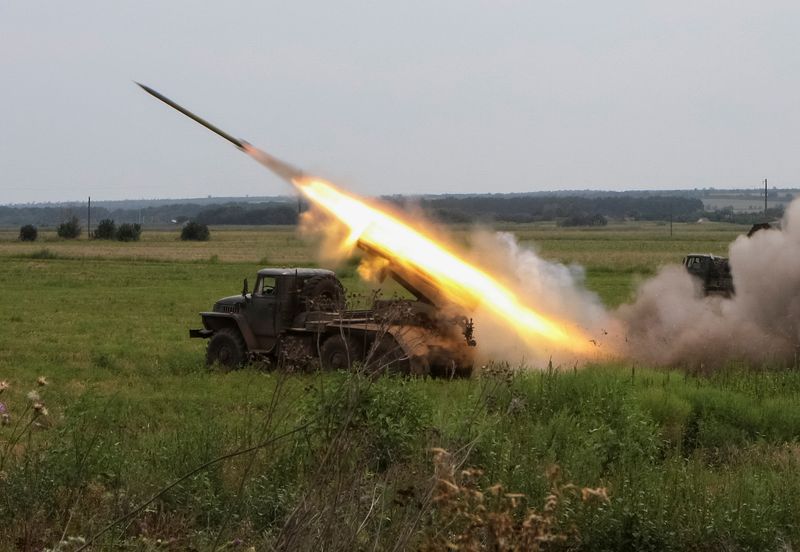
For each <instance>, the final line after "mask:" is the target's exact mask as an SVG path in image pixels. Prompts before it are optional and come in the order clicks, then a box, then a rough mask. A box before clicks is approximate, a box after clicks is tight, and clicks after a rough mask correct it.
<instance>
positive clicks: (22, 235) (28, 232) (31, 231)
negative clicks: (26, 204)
mask: <svg viewBox="0 0 800 552" xmlns="http://www.w3.org/2000/svg"><path fill="white" fill-rule="evenodd" d="M37 237H39V231H38V230H37V229H36V227H35V226H34V225H33V224H26V225H25V226H23V227H22V228H20V229H19V241H36V238H37Z"/></svg>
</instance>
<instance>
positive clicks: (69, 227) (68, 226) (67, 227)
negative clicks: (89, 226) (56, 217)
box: [57, 217, 83, 240]
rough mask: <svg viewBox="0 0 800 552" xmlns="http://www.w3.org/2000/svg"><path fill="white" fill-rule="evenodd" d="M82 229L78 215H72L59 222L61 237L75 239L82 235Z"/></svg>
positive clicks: (59, 234)
mask: <svg viewBox="0 0 800 552" xmlns="http://www.w3.org/2000/svg"><path fill="white" fill-rule="evenodd" d="M82 230H83V229H82V228H81V224H80V222H78V217H72V218H71V219H69V220H67V221H64V222H62V223H61V224H59V225H58V230H57V232H58V236H59V237H60V238H66V239H68V240H74V239H75V238H77V237H78V236H80V235H81V231H82Z"/></svg>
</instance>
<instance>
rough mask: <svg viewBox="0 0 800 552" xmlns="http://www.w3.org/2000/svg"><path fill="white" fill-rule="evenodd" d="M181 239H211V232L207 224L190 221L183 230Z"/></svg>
mask: <svg viewBox="0 0 800 552" xmlns="http://www.w3.org/2000/svg"><path fill="white" fill-rule="evenodd" d="M181 239H182V240H184V241H208V240H209V239H211V233H210V232H209V231H208V226H206V225H205V224H203V223H200V222H195V221H189V222H187V223H186V225H185V226H184V227H183V229H182V230H181Z"/></svg>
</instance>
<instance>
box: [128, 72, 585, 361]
mask: <svg viewBox="0 0 800 552" xmlns="http://www.w3.org/2000/svg"><path fill="white" fill-rule="evenodd" d="M137 84H138V83H137ZM139 86H141V87H142V88H143V89H144V90H145V91H146V92H148V93H149V94H151V95H152V96H154V97H156V98H158V99H159V100H161V101H162V102H164V103H166V104H167V105H169V106H170V107H173V108H174V109H176V110H178V111H180V112H181V113H183V114H184V115H186V116H187V117H190V118H191V119H193V120H195V121H196V122H198V123H200V124H201V125H203V126H205V127H206V128H208V129H209V130H211V131H212V132H215V133H216V134H218V135H219V136H221V137H222V138H225V139H226V140H228V141H229V142H231V143H232V144H234V145H235V146H236V147H237V148H239V149H241V150H242V151H244V152H245V153H247V154H248V155H250V156H251V157H252V158H253V159H255V160H256V161H258V162H259V163H261V164H262V165H264V166H265V167H267V168H268V169H270V170H271V171H272V172H274V173H275V174H277V175H278V176H280V177H281V178H283V179H284V180H286V181H288V182H290V183H291V184H292V185H293V186H294V187H295V188H296V189H297V190H298V191H299V192H300V193H301V194H302V195H303V196H305V197H306V198H307V199H308V200H309V201H310V202H311V203H312V204H313V205H315V206H316V207H318V208H320V209H321V210H322V211H323V212H325V213H326V214H328V215H329V216H330V217H331V218H332V219H334V220H335V221H336V222H337V224H339V225H341V226H342V227H343V228H344V229H345V230H346V231H347V234H348V236H347V238H346V239H345V240H344V242H343V243H342V244H341V245H342V249H343V250H346V251H352V249H353V248H354V247H355V246H357V245H358V244H362V245H364V246H366V247H365V248H366V249H370V250H373V251H377V252H378V253H379V254H381V255H385V256H386V257H387V258H390V259H392V260H393V262H397V263H400V264H402V265H404V266H405V267H406V268H409V269H410V270H412V271H416V272H417V273H421V274H423V275H425V277H426V278H427V279H428V280H429V281H430V282H432V283H433V284H434V285H435V286H436V287H437V288H438V289H439V290H440V291H441V292H442V293H443V294H444V295H445V296H446V297H447V298H448V299H449V300H450V301H452V302H453V303H454V304H456V305H460V306H461V307H464V308H467V309H469V310H472V309H473V308H475V307H476V306H480V307H481V308H482V309H486V310H487V311H488V312H490V313H491V314H493V315H494V316H496V317H497V318H498V319H499V320H502V321H503V322H504V325H505V326H506V328H507V329H510V330H512V331H513V332H515V333H516V334H517V335H519V337H520V338H521V339H522V340H523V341H524V342H527V343H530V342H535V343H541V342H545V343H547V344H548V345H549V346H552V347H554V348H557V349H559V350H563V351H568V352H570V353H572V354H577V355H581V356H588V355H590V354H591V353H592V352H593V346H592V345H591V343H592V342H590V339H589V337H588V336H587V335H585V334H584V333H583V332H582V331H581V330H580V329H578V328H573V327H571V324H569V323H568V322H565V321H561V320H558V319H556V318H555V317H553V316H547V315H545V314H543V313H541V312H539V311H537V310H536V309H535V308H534V307H533V306H532V305H530V304H527V303H526V302H525V301H524V300H523V299H522V298H521V297H520V296H519V295H518V294H517V293H515V292H514V291H512V290H511V289H510V288H509V287H507V286H505V285H504V284H502V283H501V282H500V281H499V280H497V279H496V278H494V277H492V276H491V275H490V274H488V273H487V272H486V271H484V270H482V269H481V268H479V267H478V266H475V265H474V264H471V263H470V262H468V261H466V260H465V259H464V258H463V257H462V256H460V255H459V254H457V252H455V251H454V250H453V249H452V248H449V247H447V246H446V245H445V244H443V243H441V242H440V241H438V240H436V239H435V238H434V237H433V236H430V235H427V234H426V233H424V232H422V231H420V230H417V229H415V228H413V227H412V225H411V224H409V223H407V222H405V221H403V220H401V218H399V217H397V216H394V215H392V214H390V213H389V212H388V211H387V210H386V209H383V208H381V207H380V206H378V205H375V204H370V203H369V202H368V201H366V200H363V199H361V198H358V197H357V196H355V195H353V194H350V193H347V192H345V191H343V190H341V189H339V188H337V187H336V186H334V185H333V184H331V183H330V182H327V181H325V180H322V179H319V178H314V177H311V176H307V175H305V174H303V173H302V171H300V170H299V169H296V168H294V167H292V166H291V165H289V164H287V163H284V162H283V161H281V160H279V159H277V158H275V157H273V156H271V155H269V154H268V153H266V152H264V151H261V150H259V149H258V148H255V147H253V146H252V145H250V144H248V143H247V142H245V141H244V140H240V139H236V138H234V137H232V136H230V135H229V134H227V133H225V132H223V131H222V130H220V129H218V128H217V127H215V126H214V125H212V124H211V123H209V122H207V121H205V120H204V119H201V118H200V117H198V116H197V115H195V114H193V113H192V112H190V111H188V110H187V109H185V108H183V107H181V106H180V105H178V104H177V103H175V102H173V101H172V100H170V99H168V98H166V97H165V96H163V95H161V94H159V93H158V92H156V91H155V90H153V89H151V88H148V87H146V86H144V85H141V84H140V85H139Z"/></svg>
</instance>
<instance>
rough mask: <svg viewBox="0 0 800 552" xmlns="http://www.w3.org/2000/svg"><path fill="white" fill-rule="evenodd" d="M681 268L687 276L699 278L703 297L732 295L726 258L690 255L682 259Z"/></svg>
mask: <svg viewBox="0 0 800 552" xmlns="http://www.w3.org/2000/svg"><path fill="white" fill-rule="evenodd" d="M683 266H684V267H686V270H687V271H688V272H689V274H691V275H692V276H696V277H697V278H700V281H701V282H702V284H703V292H704V293H705V295H722V296H724V297H730V296H731V295H733V293H734V288H733V278H732V276H731V267H730V264H729V263H728V259H727V257H718V256H716V255H707V254H702V253H692V254H690V255H687V256H685V257H684V258H683Z"/></svg>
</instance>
